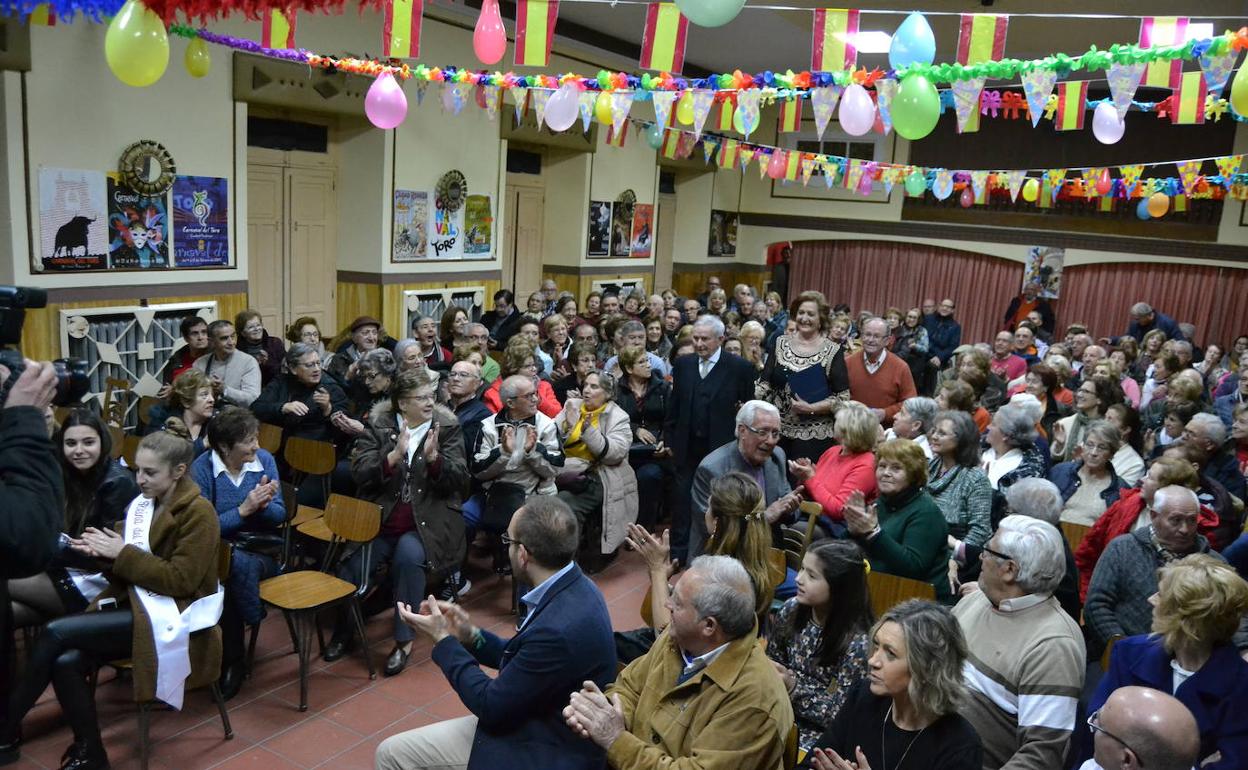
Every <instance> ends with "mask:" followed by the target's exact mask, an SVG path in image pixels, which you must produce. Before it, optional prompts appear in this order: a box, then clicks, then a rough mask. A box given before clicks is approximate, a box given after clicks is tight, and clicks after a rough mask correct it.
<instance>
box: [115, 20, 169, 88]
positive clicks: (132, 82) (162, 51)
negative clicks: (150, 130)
mask: <svg viewBox="0 0 1248 770" xmlns="http://www.w3.org/2000/svg"><path fill="white" fill-rule="evenodd" d="M104 58H105V60H106V61H108V68H109V69H110V70H112V71H113V74H114V75H116V76H117V79H118V80H120V81H121V82H123V83H125V84H126V85H128V86H134V87H135V88H142V87H144V86H150V85H151V84H152V83H155V82H156V81H157V80H160V76H161V75H163V74H165V68H166V67H168V66H169V35H168V34H167V33H166V32H165V23H164V22H163V21H161V20H160V17H159V16H157V15H156V14H155V13H154V12H153V11H152V10H151V9H149V8H148V7H147V6H146V5H143V3H141V2H139V0H126V4H125V5H123V6H122V7H121V10H120V11H118V12H117V15H116V16H114V17H113V20H112V21H111V22H109V25H108V32H107V33H106V34H105V35H104Z"/></svg>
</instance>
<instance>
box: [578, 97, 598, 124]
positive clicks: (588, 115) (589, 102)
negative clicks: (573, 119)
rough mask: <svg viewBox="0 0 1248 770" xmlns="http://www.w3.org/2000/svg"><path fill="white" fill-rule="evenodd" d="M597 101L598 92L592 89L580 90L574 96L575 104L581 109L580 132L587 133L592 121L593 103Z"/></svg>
mask: <svg viewBox="0 0 1248 770" xmlns="http://www.w3.org/2000/svg"><path fill="white" fill-rule="evenodd" d="M597 101H598V94H596V93H595V92H593V91H581V93H580V94H578V95H577V98H576V106H577V108H578V109H579V110H580V111H581V132H582V133H588V131H589V127H590V125H591V124H592V123H593V122H594V104H596V103H597Z"/></svg>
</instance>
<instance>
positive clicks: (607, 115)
mask: <svg viewBox="0 0 1248 770" xmlns="http://www.w3.org/2000/svg"><path fill="white" fill-rule="evenodd" d="M594 117H595V118H597V120H598V122H599V123H601V124H602V125H604V126H610V125H612V124H613V123H614V119H613V118H612V117H611V94H609V93H607V92H606V91H603V92H602V93H600V94H598V98H597V99H595V100H594Z"/></svg>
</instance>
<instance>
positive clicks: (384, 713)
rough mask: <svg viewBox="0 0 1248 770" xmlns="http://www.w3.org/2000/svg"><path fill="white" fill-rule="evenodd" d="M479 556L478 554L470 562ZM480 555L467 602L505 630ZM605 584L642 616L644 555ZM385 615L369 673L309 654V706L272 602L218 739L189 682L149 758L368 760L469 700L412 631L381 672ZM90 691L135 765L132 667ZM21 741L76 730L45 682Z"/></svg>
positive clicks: (614, 611) (275, 768)
mask: <svg viewBox="0 0 1248 770" xmlns="http://www.w3.org/2000/svg"><path fill="white" fill-rule="evenodd" d="M474 564H475V562H474ZM485 564H486V562H484V561H482V562H481V563H480V565H479V566H477V568H475V569H472V570H470V571H469V577H470V578H471V579H472V581H473V587H472V591H471V592H469V594H468V595H467V596H466V597H465V599H464V607H465V608H466V609H467V610H468V612H469V613H470V614H471V615H472V619H473V622H474V623H476V624H477V625H479V626H482V627H483V628H489V629H491V630H493V631H495V632H496V633H498V634H500V635H502V636H504V637H508V636H510V635H511V634H512V633H514V630H515V625H514V624H515V617H514V616H513V615H512V614H511V611H510V603H511V589H510V585H509V583H507V582H506V581H503V580H500V579H499V578H497V577H495V576H494V575H493V574H489V573H487V571H486V570H485ZM594 580H595V582H596V583H597V584H598V587H599V588H600V589H601V590H602V593H603V595H604V597H605V598H606V600H607V604H608V606H609V608H610V611H611V617H612V620H613V622H614V624H615V627H616V629H617V630H623V629H628V628H636V627H637V626H639V625H641V621H640V618H639V616H638V610H639V608H640V606H641V600H642V597H643V595H644V594H645V591H646V587H647V585H648V583H647V578H646V572H645V568H644V564H643V563H642V561H641V559H640V557H638V556H637V555H636V554H632V553H622V554H621V556H620V558H619V559H617V560H616V562H615V563H614V564H612V565H611V566H610V567H608V568H607V569H606V570H604V571H603V572H602V573H601V574H599V575H597V576H596V577H595V578H594ZM391 629H392V625H391V617H390V615H389V614H388V613H383V614H380V615H376V616H374V617H373V618H371V619H370V620H369V621H368V627H367V632H368V637H369V640H370V652H371V654H372V656H373V663H374V665H375V666H376V667H377V670H378V678H377V680H376V681H369V679H368V671H367V669H366V668H365V666H364V661H363V659H362V657H361V656H360V653H359V652H358V651H357V652H355V653H353V654H351V655H348V656H346V657H345V658H343V659H342V660H338V661H335V662H334V663H329V664H327V663H325V662H324V661H322V660H320V658H314V659H313V662H312V673H311V674H310V675H309V684H308V710H307V711H306V712H303V713H300V712H299V710H298V704H299V676H298V663H297V661H296V658H295V655H294V654H293V652H292V651H291V645H290V637H289V634H288V633H287V631H286V626H285V624H284V623H283V622H282V619H281V615H280V613H276V612H272V611H270V613H269V617H268V618H267V619H266V620H265V621H264V624H263V626H262V628H261V632H260V640H259V644H258V647H257V652H256V665H255V669H254V671H253V675H252V678H251V679H250V680H248V682H247V683H246V684H245V685H244V686H243V690H242V692H241V693H239V695H238V697H236V698H234V699H233V700H231V701H230V702H229V703H228V704H227V705H228V707H229V712H230V722H231V724H232V726H233V728H234V738H233V740H229V741H227V740H225V739H224V737H223V734H222V731H221V720H220V718H219V717H218V716H217V712H216V708H215V707H214V706H213V704H212V699H211V698H210V697H209V696H208V694H207V692H206V691H197V692H192V693H188V694H187V697H186V704H185V707H184V709H183V711H182V712H180V713H179V712H174V711H158V712H155V713H153V714H152V719H151V736H152V741H153V746H152V753H151V766H152V767H153V768H161V769H162V770H163V769H165V768H168V769H169V770H199V769H200V768H231V769H233V768H262V770H286V769H287V768H312V767H327V768H334V770H339V769H341V770H350V769H352V768H372V767H373V752H374V750H375V749H376V748H377V745H378V744H379V743H381V741H382V740H383V739H385V738H386V737H388V736H390V735H393V734H394V733H397V732H401V731H403V730H409V729H412V728H415V727H420V726H421V725H426V724H430V723H432V722H436V721H439V720H442V719H447V718H450V717H457V716H463V715H465V714H467V713H468V712H467V710H466V709H465V708H464V706H463V704H462V703H460V701H459V697H458V696H457V695H455V693H453V692H452V691H451V688H450V686H449V685H448V684H447V683H446V679H445V678H444V677H443V676H442V672H441V670H440V669H439V668H438V667H437V666H436V665H434V664H433V662H432V661H431V660H430V659H429V652H430V648H431V645H430V643H429V642H428V640H427V639H423V640H422V639H418V641H417V642H416V644H415V647H414V648H413V650H412V658H411V660H410V661H409V663H408V667H407V670H405V671H404V672H403V673H402V674H400V675H399V676H397V677H393V678H386V677H383V676H381V674H380V671H381V667H382V665H383V664H384V663H385V657H386V655H388V654H389V652H390V650H391V649H392V647H393V644H392V642H391V641H390V638H391V637H390V634H391ZM101 676H102V681H101V684H100V687H99V690H98V693H97V696H96V701H97V703H98V705H99V711H100V723H101V725H102V726H103V733H104V742H105V744H106V746H107V748H108V754H109V759H110V761H111V762H112V766H113V767H114V768H118V769H119V770H120V769H121V768H137V767H138V764H139V762H138V720H137V717H136V715H135V709H134V705H133V702H132V700H131V687H130V681H129V680H128V679H126V680H121V681H105V680H107V678H108V676H109V675H108V674H102V675H101ZM23 730H24V732H25V734H26V736H27V741H26V743H25V745H24V746H23V747H22V760H21V761H20V762H19V763H18V764H16V765H13V766H12V767H15V768H23V769H24V770H27V769H29V768H57V767H59V766H60V757H61V754H62V752H63V751H64V750H65V748H66V747H67V746H68V745H69V744H70V742H71V740H72V736H71V735H70V732H69V729H68V728H67V727H65V726H64V724H63V723H62V722H61V712H60V707H59V706H58V705H57V703H56V698H55V697H53V695H52V691H51V689H49V690H48V692H47V693H46V694H45V695H44V697H43V699H42V700H41V701H40V702H39V703H38V705H36V706H35V708H34V709H33V710H31V712H30V714H29V715H28V716H27V717H26V721H25V722H24V724H23Z"/></svg>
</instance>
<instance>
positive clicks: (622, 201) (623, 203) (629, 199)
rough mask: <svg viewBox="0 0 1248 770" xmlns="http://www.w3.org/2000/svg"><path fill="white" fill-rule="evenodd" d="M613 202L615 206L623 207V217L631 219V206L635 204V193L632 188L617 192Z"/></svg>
mask: <svg viewBox="0 0 1248 770" xmlns="http://www.w3.org/2000/svg"><path fill="white" fill-rule="evenodd" d="M615 202H616V206H617V207H621V208H623V210H624V217H625V219H628V220H630V221H631V220H632V218H633V207H634V206H635V205H637V193H635V192H633V191H632V190H625V191H624V192H622V193H620V194H619V197H617V198H616V199H615Z"/></svg>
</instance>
